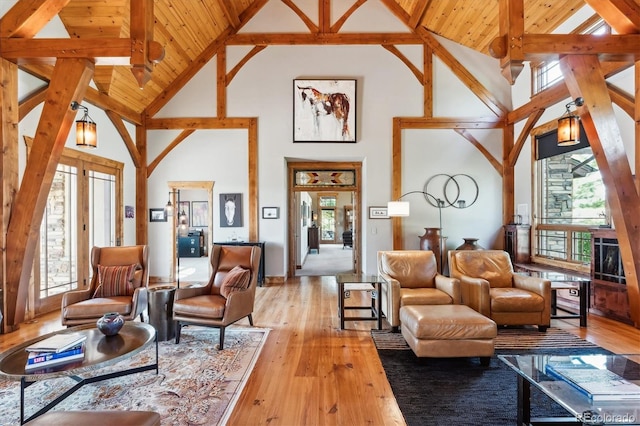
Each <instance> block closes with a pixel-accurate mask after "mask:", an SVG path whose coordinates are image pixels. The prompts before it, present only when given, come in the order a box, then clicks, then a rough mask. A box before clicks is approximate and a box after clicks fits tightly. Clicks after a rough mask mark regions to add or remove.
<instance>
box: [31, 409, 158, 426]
mask: <svg viewBox="0 0 640 426" xmlns="http://www.w3.org/2000/svg"><path fill="white" fill-rule="evenodd" d="M27 425H28V426H39V425H42V426H86V425H91V426H114V425H117V426H160V414H158V413H155V412H153V411H49V412H48V413H45V414H43V415H41V416H39V417H36V418H35V419H33V420H31V421H30V422H28V423H27Z"/></svg>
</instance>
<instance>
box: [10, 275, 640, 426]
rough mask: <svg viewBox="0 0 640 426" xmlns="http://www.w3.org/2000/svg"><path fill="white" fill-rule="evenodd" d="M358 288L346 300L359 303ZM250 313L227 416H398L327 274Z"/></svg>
mask: <svg viewBox="0 0 640 426" xmlns="http://www.w3.org/2000/svg"><path fill="white" fill-rule="evenodd" d="M356 294H357V293H353V294H352V295H353V296H354V297H353V298H352V299H351V300H352V302H353V303H361V302H359V301H358V299H357V297H356ZM253 317H254V324H255V325H256V326H259V327H265V328H270V329H271V332H270V336H269V338H268V340H267V343H266V345H265V347H264V348H263V351H262V353H261V356H260V358H259V360H258V362H257V364H256V366H255V369H254V372H253V374H252V375H251V377H250V378H249V381H248V383H247V385H246V387H245V389H244V391H243V393H242V395H241V397H240V400H239V401H238V404H237V405H236V408H235V410H234V413H233V414H232V416H231V418H230V421H229V424H231V425H267V424H268V425H354V424H356V425H362V424H371V425H382V424H384V425H394V424H398V425H401V424H404V419H403V417H402V413H401V412H400V410H399V409H398V406H397V404H396V401H395V398H394V396H393V393H392V392H391V388H390V386H389V383H388V382H387V380H386V377H385V374H384V370H383V369H382V366H381V364H380V360H379V358H378V356H377V354H376V349H375V347H374V345H373V342H372V340H371V337H370V331H369V330H370V329H371V327H372V326H373V322H365V321H362V322H360V321H354V322H349V323H347V328H348V329H347V330H340V328H339V321H338V315H337V291H336V284H335V279H334V278H333V277H299V278H294V279H290V280H288V281H287V282H286V283H284V284H268V285H266V286H264V287H259V288H258V289H257V298H256V306H255V311H254V316H253ZM239 324H241V325H248V321H247V320H246V319H245V320H242V321H240V322H239ZM552 326H555V327H560V328H563V329H566V330H567V331H570V332H572V333H574V334H576V335H578V336H580V337H582V338H584V339H586V340H589V341H592V342H594V343H596V344H598V345H600V346H602V347H604V348H606V349H609V350H611V351H613V352H616V353H639V352H640V330H638V329H636V328H633V327H631V326H627V325H624V324H620V323H618V322H615V321H610V320H607V319H604V318H600V317H597V316H594V315H591V316H590V317H589V327H588V328H580V327H579V326H578V321H577V320H552ZM60 328H62V327H61V325H60V321H59V313H57V312H56V313H52V314H48V315H45V316H43V317H40V318H38V319H36V320H35V321H33V322H31V323H29V324H23V325H22V326H21V328H20V329H19V330H18V331H16V332H14V333H11V334H7V335H0V350H4V349H6V348H8V347H10V346H13V345H15V344H17V343H19V342H20V341H22V340H24V339H27V338H31V337H34V336H37V335H42V334H44V333H46V332H49V331H54V330H56V329H60Z"/></svg>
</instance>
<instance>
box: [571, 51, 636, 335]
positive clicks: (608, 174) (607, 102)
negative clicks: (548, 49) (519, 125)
mask: <svg viewBox="0 0 640 426" xmlns="http://www.w3.org/2000/svg"><path fill="white" fill-rule="evenodd" d="M560 68H561V70H562V74H563V76H564V80H565V83H566V85H567V87H568V88H569V92H570V93H571V97H572V98H573V99H575V98H578V97H582V98H584V101H585V103H584V106H582V107H579V108H578V113H579V114H580V117H581V121H582V124H583V127H584V130H585V132H586V134H587V137H588V138H589V144H590V145H591V150H592V151H593V155H594V156H595V159H596V162H597V163H598V168H599V169H600V175H601V176H602V181H603V182H604V185H605V188H607V191H606V198H607V202H608V203H609V205H610V206H611V214H612V217H613V221H614V223H615V224H616V236H617V238H618V242H619V244H620V254H621V257H622V263H623V267H624V272H625V278H626V283H627V296H628V297H629V310H630V316H631V319H632V320H633V321H634V323H635V325H636V327H638V326H640V286H639V281H638V277H639V276H640V251H638V250H636V249H635V248H636V247H640V197H639V196H638V192H637V191H636V188H635V184H634V182H633V176H632V173H631V167H630V165H629V159H628V157H627V154H626V150H625V147H624V143H623V141H622V136H621V134H620V128H619V127H618V123H617V121H616V116H615V113H614V111H613V105H612V102H611V98H610V96H609V89H608V87H607V85H606V81H605V75H604V73H603V71H602V69H601V67H600V62H599V61H598V58H597V56H595V55H567V56H564V57H563V58H562V59H561V60H560ZM623 206H624V207H623Z"/></svg>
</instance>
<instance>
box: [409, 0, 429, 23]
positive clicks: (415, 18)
mask: <svg viewBox="0 0 640 426" xmlns="http://www.w3.org/2000/svg"><path fill="white" fill-rule="evenodd" d="M429 3H431V0H418V1H417V2H416V3H415V4H414V5H413V10H411V17H410V18H409V21H408V22H407V24H408V25H409V28H413V29H416V28H417V27H418V25H420V22H422V18H423V17H424V13H425V12H426V11H427V8H428V6H429Z"/></svg>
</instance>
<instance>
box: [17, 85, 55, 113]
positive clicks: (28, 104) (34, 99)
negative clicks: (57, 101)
mask: <svg viewBox="0 0 640 426" xmlns="http://www.w3.org/2000/svg"><path fill="white" fill-rule="evenodd" d="M48 89H49V86H48V85H45V86H42V87H40V88H39V89H37V90H36V91H34V92H33V93H31V94H29V96H27V97H26V98H25V99H23V100H22V101H21V102H20V106H19V107H18V117H19V120H22V119H23V118H24V117H25V116H26V115H27V114H29V113H30V112H31V111H32V110H33V109H34V108H35V107H36V106H38V105H40V104H41V103H42V102H44V100H45V97H46V95H47V90H48Z"/></svg>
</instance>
